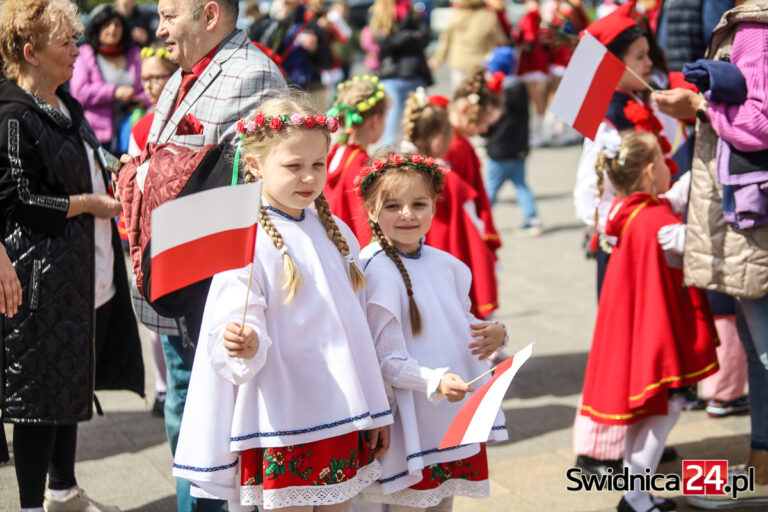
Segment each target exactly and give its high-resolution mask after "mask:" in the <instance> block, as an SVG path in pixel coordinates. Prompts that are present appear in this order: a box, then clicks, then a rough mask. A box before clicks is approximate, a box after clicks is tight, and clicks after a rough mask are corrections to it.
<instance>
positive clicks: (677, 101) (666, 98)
mask: <svg viewBox="0 0 768 512" xmlns="http://www.w3.org/2000/svg"><path fill="white" fill-rule="evenodd" d="M651 98H652V99H653V101H655V102H656V106H657V107H659V111H660V112H662V113H664V114H667V115H668V116H672V117H675V118H677V119H688V118H691V117H694V116H695V115H696V110H698V108H699V105H701V102H702V101H704V96H702V95H701V94H697V93H695V92H693V91H691V90H688V89H669V90H666V91H656V92H654V93H653V94H651Z"/></svg>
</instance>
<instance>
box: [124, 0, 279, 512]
mask: <svg viewBox="0 0 768 512" xmlns="http://www.w3.org/2000/svg"><path fill="white" fill-rule="evenodd" d="M157 10H158V13H159V15H160V24H159V26H158V28H157V37H158V38H160V39H163V40H164V41H165V47H166V49H167V50H168V53H169V54H170V59H171V60H172V61H173V62H175V63H177V64H179V66H180V69H179V70H178V71H176V73H174V75H173V76H172V77H171V78H170V80H168V83H167V84H166V85H165V88H164V89H163V92H162V94H161V95H160V98H159V99H158V102H157V107H156V110H155V116H154V120H153V122H152V128H151V129H150V132H149V139H148V143H155V144H167V143H173V144H177V145H179V146H183V147H186V148H189V149H194V150H200V149H202V148H203V147H204V146H206V145H208V144H217V143H220V142H222V141H226V140H229V139H232V138H233V137H234V135H235V125H236V123H237V121H238V120H239V119H241V118H243V117H245V116H247V115H248V114H250V113H251V112H253V111H254V110H255V108H256V106H257V105H258V104H259V103H260V102H261V101H262V99H263V98H264V93H266V92H267V91H269V90H270V89H277V88H282V87H285V80H284V79H283V76H282V74H281V73H280V71H279V69H278V68H277V66H276V65H275V64H274V63H273V62H272V61H271V60H270V59H269V58H268V57H267V56H266V55H264V53H262V52H261V50H259V49H258V48H257V47H256V46H254V45H253V44H252V43H251V41H250V40H249V39H248V37H247V36H246V35H245V33H244V32H243V31H241V30H236V28H235V22H236V20H237V15H238V12H237V11H238V2H237V0H160V1H159V3H158V6H157ZM127 165H134V164H127ZM168 199H169V200H170V199H173V198H172V197H169V198H168ZM198 328H199V326H198V327H196V328H194V329H193V328H190V331H191V332H193V336H194V334H195V332H194V331H196V330H197V329H198ZM162 340H163V352H164V354H165V359H166V364H167V368H168V375H167V377H168V378H167V381H168V391H167V393H166V399H165V429H166V434H167V436H168V442H169V443H170V445H171V451H173V452H175V451H176V443H177V441H178V436H179V428H180V426H181V415H182V413H183V411H184V401H185V399H186V394H187V388H188V386H189V377H190V372H191V369H192V360H191V358H190V356H189V354H188V353H187V352H185V350H184V347H183V346H182V339H181V337H179V336H162ZM194 341H197V340H196V339H195V340H194ZM176 500H177V506H178V510H179V511H180V512H190V511H205V512H207V511H217V512H218V511H220V510H222V505H223V503H222V502H219V501H214V500H207V499H195V498H193V497H192V496H190V485H189V482H186V481H183V480H177V484H176Z"/></svg>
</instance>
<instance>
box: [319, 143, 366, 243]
mask: <svg viewBox="0 0 768 512" xmlns="http://www.w3.org/2000/svg"><path fill="white" fill-rule="evenodd" d="M368 160H370V157H369V156H368V153H366V152H365V149H364V148H363V147H362V146H360V145H359V144H339V143H336V144H334V145H333V147H332V148H331V151H330V153H328V179H327V180H326V182H325V188H324V189H323V193H324V194H325V198H326V199H327V200H328V205H329V206H330V207H331V212H333V214H334V215H336V216H337V217H339V218H340V219H341V220H343V221H344V222H345V223H346V224H347V225H348V226H349V227H350V229H352V232H353V233H354V234H355V236H356V237H357V241H358V242H359V243H360V247H365V246H366V245H368V244H369V243H370V242H371V238H372V235H371V228H370V226H369V225H368V215H367V214H366V213H365V208H364V207H363V199H362V198H361V197H360V195H359V194H358V193H357V185H356V184H355V178H357V177H359V176H360V173H361V171H362V169H363V167H365V166H366V165H368Z"/></svg>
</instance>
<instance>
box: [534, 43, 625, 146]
mask: <svg viewBox="0 0 768 512" xmlns="http://www.w3.org/2000/svg"><path fill="white" fill-rule="evenodd" d="M625 68H626V66H625V65H624V63H623V62H621V61H620V60H619V59H618V58H617V57H616V56H615V55H614V54H612V53H611V52H609V51H608V49H607V48H606V47H605V46H603V45H602V43H601V42H600V41H598V40H597V39H596V38H595V37H594V36H592V35H591V34H590V33H589V32H585V33H584V37H582V38H581V41H580V42H579V45H578V46H577V47H576V50H575V51H574V52H573V56H572V57H571V61H570V62H569V63H568V68H567V69H566V70H565V74H564V75H563V79H562V81H561V82H560V86H559V87H558V88H557V91H555V97H554V98H552V103H551V104H550V106H549V111H550V112H552V113H553V114H555V115H556V116H557V117H559V118H560V119H562V120H563V121H565V122H566V123H568V124H569V125H570V126H572V127H573V128H574V129H575V130H577V131H578V132H579V133H581V134H582V135H584V136H585V137H587V138H589V139H592V140H594V138H595V134H596V133H597V128H598V126H600V123H601V122H602V120H603V118H604V117H605V112H606V111H607V110H608V104H609V103H610V102H611V97H612V96H613V91H615V90H616V86H617V85H618V84H619V80H620V79H621V75H623V74H624V69H625Z"/></svg>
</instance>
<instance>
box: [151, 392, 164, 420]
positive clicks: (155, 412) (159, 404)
mask: <svg viewBox="0 0 768 512" xmlns="http://www.w3.org/2000/svg"><path fill="white" fill-rule="evenodd" d="M150 412H151V413H152V416H157V417H158V418H162V417H163V416H165V393H158V394H157V396H155V403H154V404H152V411H150Z"/></svg>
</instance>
